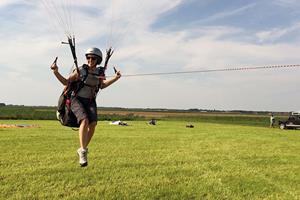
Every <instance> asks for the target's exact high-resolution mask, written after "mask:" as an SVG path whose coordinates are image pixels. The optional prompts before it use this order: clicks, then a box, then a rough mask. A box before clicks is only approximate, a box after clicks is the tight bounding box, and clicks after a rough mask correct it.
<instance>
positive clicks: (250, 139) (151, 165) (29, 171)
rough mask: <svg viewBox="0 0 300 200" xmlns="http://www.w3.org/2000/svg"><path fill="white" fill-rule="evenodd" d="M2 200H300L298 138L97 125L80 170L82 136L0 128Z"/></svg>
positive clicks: (296, 134) (44, 128) (44, 124)
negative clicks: (79, 137)
mask: <svg viewBox="0 0 300 200" xmlns="http://www.w3.org/2000/svg"><path fill="white" fill-rule="evenodd" d="M1 123H2V124H3V123H10V124H38V125H40V128H32V129H26V128H23V129H1V128H0V152H1V159H0V167H1V170H0V199H251V200H252V199H272V200H273V199H300V156H299V155H300V131H295V130H289V131H282V130H279V129H277V128H276V129H270V128H267V127H257V126H256V127H254V126H246V125H243V126H241V125H230V124H227V125H226V124H222V125H221V124H213V123H204V122H202V123H200V122H197V123H194V125H195V128H194V129H187V128H185V125H186V123H185V122H183V121H159V122H158V125H157V126H148V125H146V123H145V122H141V121H140V122H135V121H132V122H130V123H129V124H130V125H131V126H128V127H119V126H110V125H108V122H99V125H98V126H97V130H96V133H95V136H94V138H93V140H92V142H91V144H90V146H89V151H90V153H89V166H88V167H87V168H80V167H79V166H78V165H79V164H78V158H77V155H76V150H77V148H78V134H77V132H76V131H72V130H71V129H69V128H66V127H62V126H60V125H59V123H58V122H56V121H4V120H2V121H0V124H1Z"/></svg>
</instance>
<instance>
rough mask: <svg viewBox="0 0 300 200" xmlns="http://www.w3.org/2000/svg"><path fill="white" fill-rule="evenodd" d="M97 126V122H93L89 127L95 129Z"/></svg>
mask: <svg viewBox="0 0 300 200" xmlns="http://www.w3.org/2000/svg"><path fill="white" fill-rule="evenodd" d="M96 126H97V122H91V123H90V124H89V127H90V128H93V129H94V128H95V127H96Z"/></svg>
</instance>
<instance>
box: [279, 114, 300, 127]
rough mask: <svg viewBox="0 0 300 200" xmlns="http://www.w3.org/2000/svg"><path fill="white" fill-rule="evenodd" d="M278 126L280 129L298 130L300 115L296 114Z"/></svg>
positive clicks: (280, 122)
mask: <svg viewBox="0 0 300 200" xmlns="http://www.w3.org/2000/svg"><path fill="white" fill-rule="evenodd" d="M297 113H298V112H297ZM278 125H279V128H280V129H297V128H300V115H299V114H294V112H292V115H291V116H289V118H288V119H287V120H285V121H278Z"/></svg>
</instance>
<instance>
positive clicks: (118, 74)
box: [101, 71, 121, 89]
mask: <svg viewBox="0 0 300 200" xmlns="http://www.w3.org/2000/svg"><path fill="white" fill-rule="evenodd" d="M120 78H121V72H120V71H117V73H116V76H115V77H114V78H112V79H109V80H105V81H103V82H102V84H101V89H104V88H106V87H108V86H110V85H111V84H113V83H114V82H116V81H117V80H119V79H120Z"/></svg>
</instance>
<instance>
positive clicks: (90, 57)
mask: <svg viewBox="0 0 300 200" xmlns="http://www.w3.org/2000/svg"><path fill="white" fill-rule="evenodd" d="M86 59H87V60H90V59H91V60H97V57H94V56H87V57H86Z"/></svg>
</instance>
